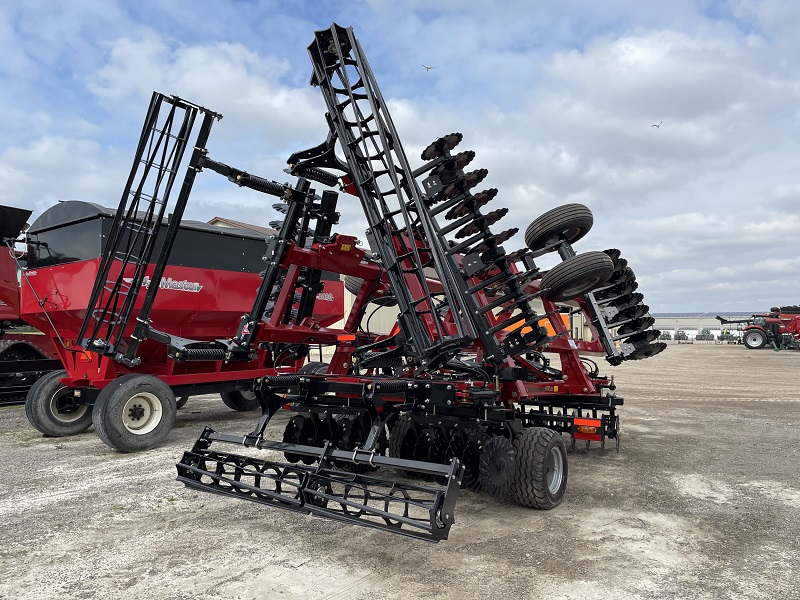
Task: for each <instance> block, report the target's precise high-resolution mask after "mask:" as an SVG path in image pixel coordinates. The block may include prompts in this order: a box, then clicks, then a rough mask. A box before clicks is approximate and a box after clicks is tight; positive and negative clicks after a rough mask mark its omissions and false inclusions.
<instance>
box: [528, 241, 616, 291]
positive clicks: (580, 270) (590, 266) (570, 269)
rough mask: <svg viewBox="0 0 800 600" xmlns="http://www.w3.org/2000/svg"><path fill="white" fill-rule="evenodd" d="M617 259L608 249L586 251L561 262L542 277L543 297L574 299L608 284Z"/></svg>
mask: <svg viewBox="0 0 800 600" xmlns="http://www.w3.org/2000/svg"><path fill="white" fill-rule="evenodd" d="M613 272H614V263H613V262H612V261H611V259H610V258H609V257H608V254H606V253H605V252H598V251H596V250H594V251H591V252H584V253H583V254H578V255H576V256H573V257H571V258H568V259H567V260H565V261H564V262H561V263H559V264H557V265H556V266H555V267H553V268H552V269H550V270H549V271H548V272H547V273H545V274H544V277H542V282H541V289H542V290H547V291H545V292H543V293H542V297H543V298H545V299H546V300H550V301H552V302H563V301H565V300H572V299H573V298H577V297H578V296H583V295H584V294H586V293H588V292H591V291H592V290H595V289H597V288H599V287H600V286H602V285H603V284H605V282H606V281H608V278H609V277H611V274H612V273H613Z"/></svg>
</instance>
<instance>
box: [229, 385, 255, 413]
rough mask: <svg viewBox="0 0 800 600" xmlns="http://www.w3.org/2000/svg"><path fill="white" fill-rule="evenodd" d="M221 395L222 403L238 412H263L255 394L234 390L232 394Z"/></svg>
mask: <svg viewBox="0 0 800 600" xmlns="http://www.w3.org/2000/svg"><path fill="white" fill-rule="evenodd" d="M219 395H220V396H222V402H223V403H224V404H225V406H227V407H228V408H231V409H233V410H235V411H237V412H251V411H254V410H261V404H260V403H259V402H258V398H256V394H255V392H249V391H246V390H234V391H232V392H220V393H219Z"/></svg>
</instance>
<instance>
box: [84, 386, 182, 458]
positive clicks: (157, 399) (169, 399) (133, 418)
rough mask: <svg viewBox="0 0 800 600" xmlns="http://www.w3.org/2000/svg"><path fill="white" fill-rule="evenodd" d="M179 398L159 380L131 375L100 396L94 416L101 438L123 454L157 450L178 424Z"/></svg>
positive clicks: (95, 426)
mask: <svg viewBox="0 0 800 600" xmlns="http://www.w3.org/2000/svg"><path fill="white" fill-rule="evenodd" d="M176 412H177V408H176V403H175V394H174V393H173V392H172V389H171V388H170V387H169V386H168V385H167V384H166V383H164V382H163V381H161V380H160V379H159V378H158V377H154V376H152V375H138V374H130V375H124V376H122V377H120V378H119V379H115V380H114V381H112V382H111V383H110V384H108V385H107V386H106V387H105V388H103V390H102V391H101V392H100V394H99V395H98V396H97V401H96V402H95V405H94V412H93V413H92V422H93V423H94V428H95V431H97V436H98V437H99V438H100V439H101V440H103V442H105V443H106V444H107V445H108V446H110V447H111V448H113V449H114V450H118V451H119V452H136V451H138V450H148V449H150V448H153V447H154V446H157V445H158V444H159V443H160V442H162V441H163V440H164V438H166V437H167V434H168V433H169V432H170V430H171V429H172V425H173V424H174V423H175V414H176Z"/></svg>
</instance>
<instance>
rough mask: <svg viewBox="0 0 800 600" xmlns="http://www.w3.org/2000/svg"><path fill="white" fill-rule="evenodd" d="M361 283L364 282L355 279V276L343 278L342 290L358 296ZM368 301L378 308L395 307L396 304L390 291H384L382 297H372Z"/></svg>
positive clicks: (395, 299)
mask: <svg viewBox="0 0 800 600" xmlns="http://www.w3.org/2000/svg"><path fill="white" fill-rule="evenodd" d="M363 283H364V280H363V279H361V278H360V277H356V276H355V275H345V276H344V289H346V290H347V291H348V292H350V293H351V294H353V295H354V296H358V292H359V291H360V290H361V286H362V285H363ZM369 301H370V302H372V303H373V304H377V305H378V306H395V305H396V304H397V298H395V297H394V294H393V293H392V291H391V290H390V289H387V290H386V294H385V295H384V296H373V297H372V298H370V299H369Z"/></svg>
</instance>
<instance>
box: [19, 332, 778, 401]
mask: <svg viewBox="0 0 800 600" xmlns="http://www.w3.org/2000/svg"><path fill="white" fill-rule="evenodd" d="M743 343H744V345H745V348H747V349H749V350H758V349H759V348H763V347H764V346H766V345H767V334H766V332H765V331H762V330H761V329H748V330H747V331H745V332H744V341H743ZM31 389H33V388H31Z"/></svg>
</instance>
